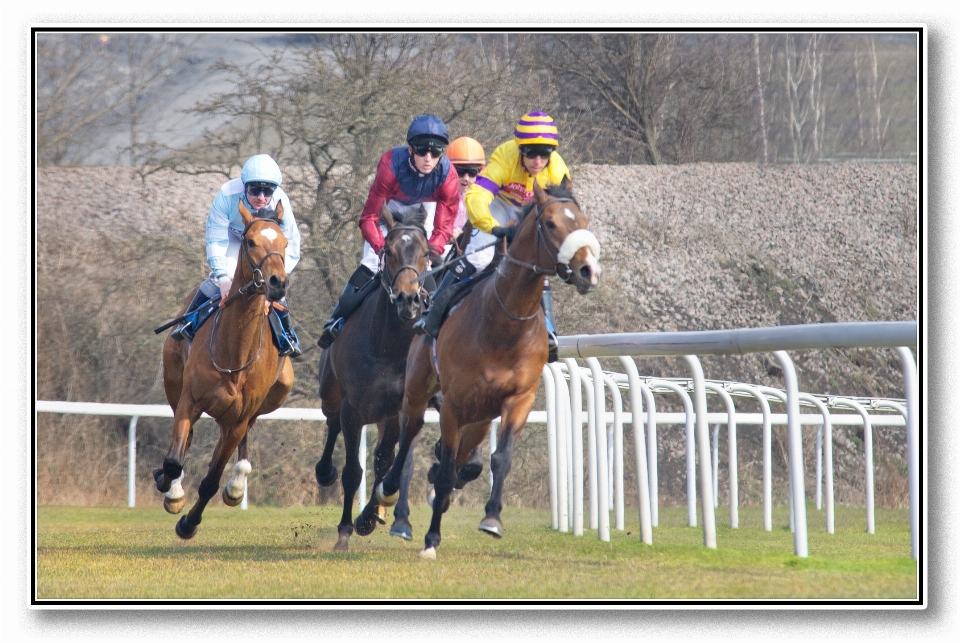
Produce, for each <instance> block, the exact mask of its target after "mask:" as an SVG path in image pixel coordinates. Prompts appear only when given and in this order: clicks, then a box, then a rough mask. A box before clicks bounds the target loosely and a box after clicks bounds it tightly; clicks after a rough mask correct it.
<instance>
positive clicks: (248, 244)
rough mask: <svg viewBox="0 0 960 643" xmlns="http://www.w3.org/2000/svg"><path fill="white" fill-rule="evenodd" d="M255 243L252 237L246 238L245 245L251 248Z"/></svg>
mask: <svg viewBox="0 0 960 643" xmlns="http://www.w3.org/2000/svg"><path fill="white" fill-rule="evenodd" d="M255 245H256V244H255V243H254V242H253V239H247V247H248V248H252V247H253V246H255Z"/></svg>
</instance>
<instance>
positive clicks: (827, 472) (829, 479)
mask: <svg viewBox="0 0 960 643" xmlns="http://www.w3.org/2000/svg"><path fill="white" fill-rule="evenodd" d="M799 399H800V400H801V401H803V402H810V403H811V404H813V405H814V406H816V407H817V410H818V411H820V417H821V418H823V423H822V424H821V425H820V427H821V430H822V433H823V463H824V472H823V473H824V486H825V487H826V489H825V494H824V495H826V522H827V533H828V534H832V533H833V422H832V421H831V420H830V409H829V408H827V405H826V404H824V403H823V402H821V401H820V400H819V399H817V398H815V397H814V396H812V395H810V394H809V393H801V394H800V398H799ZM819 434H820V433H819V432H818V435H819Z"/></svg>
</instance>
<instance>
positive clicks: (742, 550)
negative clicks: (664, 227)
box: [36, 505, 917, 601]
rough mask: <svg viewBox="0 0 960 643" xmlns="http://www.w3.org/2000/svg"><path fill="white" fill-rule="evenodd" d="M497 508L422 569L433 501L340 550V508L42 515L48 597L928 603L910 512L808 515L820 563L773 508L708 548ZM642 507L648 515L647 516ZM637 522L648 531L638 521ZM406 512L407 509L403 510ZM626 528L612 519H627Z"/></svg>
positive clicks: (40, 558) (452, 517) (672, 515)
mask: <svg viewBox="0 0 960 643" xmlns="http://www.w3.org/2000/svg"><path fill="white" fill-rule="evenodd" d="M482 513H483V512H482V510H481V509H475V508H466V507H456V506H455V507H451V509H450V511H448V512H447V514H446V515H445V516H444V522H443V542H442V544H441V546H440V548H439V550H438V554H437V559H436V560H433V561H429V560H420V559H419V558H418V556H417V553H418V551H419V550H420V549H421V548H422V547H423V534H424V531H425V529H426V526H427V524H428V523H429V509H428V508H427V507H413V509H412V515H411V522H412V524H413V525H414V540H413V542H406V541H403V540H401V539H399V538H395V537H392V536H389V535H388V533H387V531H388V530H387V527H384V526H380V527H378V529H377V531H375V532H374V533H373V534H372V535H371V536H369V537H367V538H361V537H359V536H356V535H354V536H353V538H352V539H351V542H350V546H351V550H350V552H348V553H335V552H332V551H331V548H332V547H333V544H334V542H335V541H336V537H337V530H336V524H337V522H339V516H340V510H339V509H338V508H337V507H333V506H323V507H289V508H277V507H250V509H249V510H247V511H241V510H240V509H230V508H227V507H224V506H222V505H215V506H213V507H210V508H208V509H207V511H206V512H205V513H204V520H203V524H202V525H200V528H199V531H198V532H197V535H196V537H195V538H193V539H192V540H190V541H181V540H180V539H179V538H177V536H176V534H175V533H174V524H175V522H176V520H177V519H178V518H177V517H174V516H170V515H168V514H166V513H165V512H164V511H163V509H162V508H160V507H159V506H158V507H151V508H146V507H138V508H135V509H130V508H125V507H96V508H79V507H53V506H41V507H39V508H38V510H37V552H36V579H37V580H36V588H37V589H36V598H37V599H38V600H40V601H44V600H55V599H107V600H112V599H123V598H128V599H416V598H432V599H494V598H526V599H668V600H669V599H718V598H720V599H794V598H808V599H908V600H910V599H913V600H916V597H917V566H916V563H915V561H914V560H913V559H912V558H911V557H910V532H909V525H908V523H907V512H906V510H878V511H877V513H876V525H877V527H876V532H877V533H876V534H872V535H870V534H867V533H866V531H865V519H864V511H863V509H856V508H850V507H838V508H837V514H836V533H835V534H833V535H828V534H826V533H825V529H824V526H823V520H822V515H823V514H822V513H821V512H818V511H816V510H815V509H813V508H811V509H809V510H808V520H809V527H808V528H809V551H810V556H809V557H808V558H803V559H801V558H797V557H796V556H794V555H793V535H792V533H791V532H790V529H789V528H788V527H787V526H786V525H787V517H786V509H785V508H782V507H778V508H776V509H775V512H774V525H775V526H774V529H773V531H771V532H765V531H763V530H762V529H761V514H760V509H759V508H753V507H748V508H742V509H741V510H740V525H741V528H740V529H730V528H729V526H726V525H729V517H728V514H727V513H726V512H725V511H724V510H723V509H722V508H721V509H718V511H717V544H718V546H717V549H715V550H711V549H706V548H705V547H703V532H702V530H701V529H700V528H691V527H687V526H686V524H685V523H686V510H685V509H683V508H670V509H664V508H661V510H660V526H659V527H657V528H655V529H654V532H653V545H652V546H647V545H644V544H642V543H641V542H640V540H639V530H638V524H637V518H636V514H635V512H630V511H628V514H627V525H626V530H624V531H617V530H611V532H612V535H611V542H609V543H604V542H601V541H599V540H598V539H597V537H596V532H590V531H587V533H586V534H585V535H584V536H582V537H574V536H573V535H572V534H569V533H567V534H563V533H559V532H557V531H554V530H552V529H551V528H550V514H549V512H548V511H544V510H533V509H515V508H507V509H505V510H504V512H503V519H504V520H503V522H504V527H505V531H506V534H505V537H504V538H503V539H502V540H494V539H493V538H491V537H490V536H487V535H485V534H482V533H480V532H479V531H477V528H476V527H477V524H478V523H479V520H480V518H481V517H482ZM631 513H632V514H633V515H631ZM631 518H632V522H631ZM391 519H392V516H391ZM612 523H613V520H612V517H611V524H612Z"/></svg>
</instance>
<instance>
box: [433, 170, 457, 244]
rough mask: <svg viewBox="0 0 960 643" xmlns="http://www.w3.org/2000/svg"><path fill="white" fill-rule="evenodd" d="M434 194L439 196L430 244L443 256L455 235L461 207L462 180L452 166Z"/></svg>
mask: <svg viewBox="0 0 960 643" xmlns="http://www.w3.org/2000/svg"><path fill="white" fill-rule="evenodd" d="M434 196H435V197H436V198H437V209H436V212H435V213H434V215H433V233H432V234H431V235H430V241H429V244H430V250H431V251H432V252H433V253H434V254H436V255H440V256H442V255H443V248H444V246H446V245H447V244H448V243H449V242H450V237H452V236H453V222H454V220H455V219H456V218H457V209H458V208H459V207H460V182H459V181H458V180H457V173H456V171H455V170H454V169H453V168H452V167H451V168H450V171H449V173H448V174H447V178H446V180H445V181H444V182H443V183H442V184H441V185H440V187H439V188H437V191H436V192H435V193H434Z"/></svg>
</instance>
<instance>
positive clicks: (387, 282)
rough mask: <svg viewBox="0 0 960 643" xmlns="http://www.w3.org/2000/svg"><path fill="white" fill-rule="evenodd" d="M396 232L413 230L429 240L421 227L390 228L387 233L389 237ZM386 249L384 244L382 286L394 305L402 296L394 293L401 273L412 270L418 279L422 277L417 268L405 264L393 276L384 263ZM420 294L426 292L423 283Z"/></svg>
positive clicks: (399, 226) (381, 269)
mask: <svg viewBox="0 0 960 643" xmlns="http://www.w3.org/2000/svg"><path fill="white" fill-rule="evenodd" d="M395 230H412V231H414V232H419V233H420V234H422V235H423V238H424V239H426V238H427V233H426V231H425V230H424V229H423V228H421V227H420V226H415V225H403V224H401V225H395V226H393V227H392V228H390V231H389V232H387V237H389V236H390V235H391V234H393V232H394V231H395ZM386 247H387V246H386V242H384V246H383V248H381V249H380V285H381V286H382V287H383V289H384V290H385V291H386V293H387V295H388V296H389V297H390V303H391V304H394V303H396V301H397V297H399V296H400V295H399V293H395V292H393V286H394V284H395V283H396V282H397V277H399V276H400V273H401V272H403V271H404V270H412V271H413V272H414V275H415V278H416V277H419V276H420V271H419V270H417V267H416V266H413V265H411V264H408V263H405V264H403V265H402V266H400V267H399V268H397V270H396V272H394V273H393V275H392V276H391V275H390V272H389V271H388V270H387V263H386V261H384V256H383V252H384V249H385V248H386ZM418 292H419V293H421V294H422V293H423V292H424V289H423V285H422V283H421V285H420V289H419V291H418Z"/></svg>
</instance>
